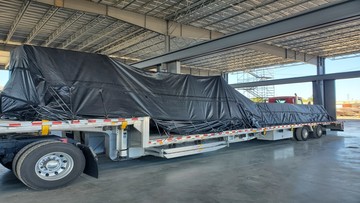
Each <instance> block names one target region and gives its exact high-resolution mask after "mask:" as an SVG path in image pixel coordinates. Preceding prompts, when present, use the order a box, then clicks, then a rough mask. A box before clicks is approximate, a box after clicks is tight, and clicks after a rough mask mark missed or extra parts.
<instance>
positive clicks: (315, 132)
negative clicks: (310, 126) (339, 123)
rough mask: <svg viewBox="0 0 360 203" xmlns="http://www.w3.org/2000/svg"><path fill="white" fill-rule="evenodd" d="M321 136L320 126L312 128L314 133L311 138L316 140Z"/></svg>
mask: <svg viewBox="0 0 360 203" xmlns="http://www.w3.org/2000/svg"><path fill="white" fill-rule="evenodd" d="M323 134H324V128H323V127H322V126H321V125H317V126H316V127H315V128H314V132H313V133H312V136H313V137H314V138H317V139H318V138H321V137H322V136H323Z"/></svg>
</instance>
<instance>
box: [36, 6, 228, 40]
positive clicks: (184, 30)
mask: <svg viewBox="0 0 360 203" xmlns="http://www.w3.org/2000/svg"><path fill="white" fill-rule="evenodd" d="M34 1H37V2H41V3H44V4H48V5H52V6H56V7H62V8H68V9H74V10H78V11H82V12H88V13H95V14H100V15H104V16H110V17H113V18H116V19H119V20H122V21H124V22H127V23H130V24H133V25H137V26H139V27H142V28H146V29H148V30H151V31H154V32H157V33H160V34H164V35H170V36H175V37H184V38H193V39H214V38H217V37H220V36H223V34H222V33H220V32H217V31H213V30H208V29H204V28H198V27H194V26H191V25H185V24H181V23H177V22H174V21H166V20H164V19H161V18H156V17H152V16H148V15H144V14H139V13H135V12H131V11H126V10H122V9H120V8H117V7H113V6H109V5H104V4H98V3H95V2H91V1H85V0H57V1H54V0H34Z"/></svg>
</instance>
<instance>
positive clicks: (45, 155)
mask: <svg viewBox="0 0 360 203" xmlns="http://www.w3.org/2000/svg"><path fill="white" fill-rule="evenodd" d="M84 168H85V157H84V155H83V153H82V151H81V150H80V149H78V148H77V147H75V146H74V145H72V144H67V143H61V142H43V143H38V144H36V145H34V146H32V147H30V148H29V149H27V150H26V151H25V152H24V153H23V154H22V155H20V158H19V160H18V162H17V165H16V171H17V176H18V178H19V179H20V180H21V181H22V182H23V183H24V184H25V185H27V186H28V187H30V188H32V189H35V190H42V189H55V188H59V187H63V186H66V185H67V184H69V183H70V182H72V181H73V180H75V179H76V178H77V177H78V176H80V175H81V174H82V172H83V171H84Z"/></svg>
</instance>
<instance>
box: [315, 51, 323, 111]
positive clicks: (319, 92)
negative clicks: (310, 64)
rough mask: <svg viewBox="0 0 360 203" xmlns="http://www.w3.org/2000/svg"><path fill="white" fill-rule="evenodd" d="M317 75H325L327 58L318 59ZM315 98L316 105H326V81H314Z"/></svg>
mask: <svg viewBox="0 0 360 203" xmlns="http://www.w3.org/2000/svg"><path fill="white" fill-rule="evenodd" d="M316 68H317V75H318V76H320V75H324V74H325V58H322V57H318V58H317V67H316ZM313 97H314V104H319V105H324V81H323V80H316V81H313Z"/></svg>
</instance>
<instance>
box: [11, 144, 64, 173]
mask: <svg viewBox="0 0 360 203" xmlns="http://www.w3.org/2000/svg"><path fill="white" fill-rule="evenodd" d="M44 142H58V141H55V140H40V141H36V142H32V143H30V144H28V145H26V146H25V147H23V148H21V149H20V151H18V152H17V153H16V155H15V157H14V159H13V161H12V167H11V168H12V170H13V172H14V174H15V176H16V177H17V178H19V177H18V175H17V172H16V166H17V162H18V161H19V158H20V156H21V155H23V154H24V152H25V151H26V150H28V149H30V148H31V147H33V146H35V145H37V144H39V143H44Z"/></svg>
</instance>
